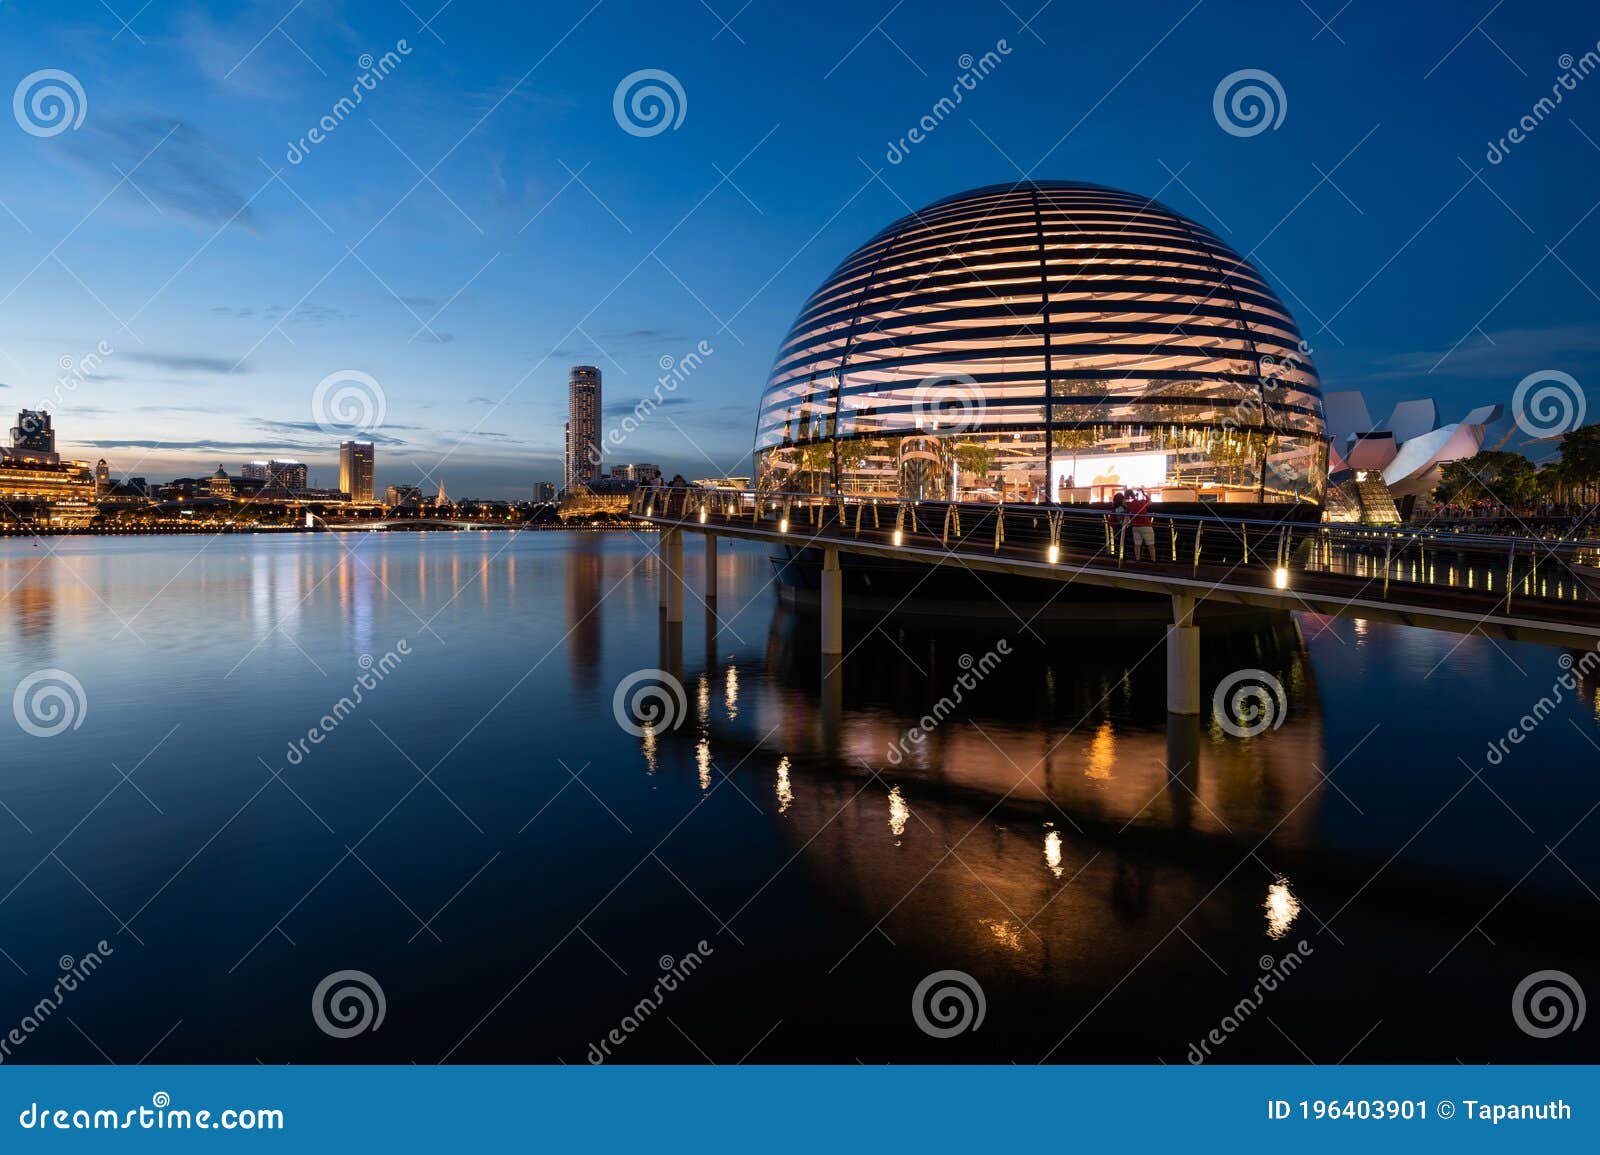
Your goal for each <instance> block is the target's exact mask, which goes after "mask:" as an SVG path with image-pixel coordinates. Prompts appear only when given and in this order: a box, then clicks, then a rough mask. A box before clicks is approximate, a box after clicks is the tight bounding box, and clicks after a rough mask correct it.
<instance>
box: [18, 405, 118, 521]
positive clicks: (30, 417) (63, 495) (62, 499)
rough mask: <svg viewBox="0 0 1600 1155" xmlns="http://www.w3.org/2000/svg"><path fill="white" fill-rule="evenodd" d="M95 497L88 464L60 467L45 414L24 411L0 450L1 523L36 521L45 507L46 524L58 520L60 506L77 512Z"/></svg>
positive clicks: (60, 513) (70, 463)
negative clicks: (3, 504) (71, 506)
mask: <svg viewBox="0 0 1600 1155" xmlns="http://www.w3.org/2000/svg"><path fill="white" fill-rule="evenodd" d="M94 496H95V478H94V471H93V470H92V469H90V468H89V463H88V462H87V461H62V460H61V456H60V454H58V453H57V452H56V434H55V429H54V427H53V426H52V425H51V422H50V414H48V413H45V412H43V411H42V410H35V409H24V410H22V411H21V412H19V413H18V414H17V423H16V425H14V426H13V427H12V429H11V444H10V445H9V446H4V447H0V501H3V502H6V503H7V507H6V508H4V509H0V517H4V518H6V519H7V520H9V519H11V518H13V517H16V518H19V519H26V518H29V517H37V516H41V514H40V513H39V512H37V511H38V510H39V508H40V507H42V506H43V505H44V504H46V503H49V504H51V506H52V511H51V512H50V513H49V515H48V516H49V518H50V519H51V520H62V519H63V518H64V517H65V514H64V513H63V512H61V511H62V510H64V509H65V506H63V505H62V504H61V503H73V504H76V505H79V506H81V505H82V504H83V503H86V502H92V501H93V500H94Z"/></svg>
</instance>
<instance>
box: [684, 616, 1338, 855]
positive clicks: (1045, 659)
mask: <svg viewBox="0 0 1600 1155" xmlns="http://www.w3.org/2000/svg"><path fill="white" fill-rule="evenodd" d="M815 626H816V623H815V621H814V619H802V620H799V621H796V620H795V619H794V615H793V614H792V613H790V612H789V611H786V610H782V609H780V610H779V611H778V612H777V613H776V614H775V615H774V619H773V624H772V629H771V631H770V634H769V638H768V653H767V669H766V671H765V680H764V681H763V682H762V684H761V686H760V687H759V690H758V692H756V693H754V694H751V693H748V692H747V693H746V694H745V695H744V700H743V702H742V703H741V710H740V716H739V717H738V718H737V719H735V718H727V717H723V718H717V719H715V720H714V721H715V722H716V724H717V725H718V726H719V727H724V728H726V729H727V730H728V732H729V735H730V737H731V736H733V735H734V734H736V733H737V734H741V735H747V736H748V737H749V739H750V740H752V741H763V742H764V744H765V745H767V746H768V747H769V748H772V749H773V750H774V751H775V752H776V753H779V754H782V755H788V756H789V757H791V758H794V757H797V756H801V755H804V756H806V757H807V758H808V759H810V760H813V761H817V762H819V763H821V764H823V765H828V766H834V767H839V768H843V770H844V771H845V772H849V771H850V768H851V767H855V768H856V769H858V770H859V769H860V768H861V767H870V768H877V769H879V770H880V771H881V772H882V773H883V775H884V777H885V778H886V780H887V781H888V782H889V784H890V785H893V784H895V783H897V782H899V783H909V782H911V781H924V782H928V783H933V784H937V785H939V786H941V787H943V788H945V789H948V790H958V791H963V792H974V791H975V792H978V793H980V794H983V795H986V796H989V797H991V798H1001V797H1003V798H1005V799H1006V801H1007V802H1008V804H1031V805H1036V806H1038V805H1042V806H1043V807H1044V808H1045V810H1046V811H1047V812H1048V813H1050V815H1051V816H1052V817H1056V818H1059V815H1058V814H1056V813H1055V811H1056V810H1057V808H1059V810H1060V811H1063V812H1066V813H1068V814H1071V815H1073V816H1075V817H1077V818H1079V820H1080V821H1087V822H1090V823H1097V824H1108V825H1112V826H1116V827H1120V826H1122V825H1124V824H1130V825H1134V826H1138V827H1143V828H1156V829H1192V830H1195V831H1197V832H1200V833H1205V834H1213V835H1218V836H1232V837H1240V838H1242V837H1244V836H1245V835H1246V834H1248V833H1252V832H1253V833H1254V834H1255V836H1256V837H1257V838H1259V837H1262V836H1264V835H1265V834H1267V833H1268V832H1269V831H1272V832H1273V837H1274V839H1275V840H1277V841H1283V842H1294V843H1297V844H1298V843H1300V842H1301V841H1303V840H1304V838H1305V836H1306V835H1307V834H1308V833H1309V832H1310V831H1311V830H1312V829H1313V828H1314V826H1315V825H1316V823H1317V821H1318V816H1319V813H1320V797H1321V793H1322V790H1323V780H1322V776H1321V775H1320V774H1319V773H1318V772H1317V770H1316V766H1318V765H1322V764H1325V762H1326V758H1325V756H1324V750H1323V734H1322V720H1321V711H1320V704H1319V701H1318V698H1317V693H1316V687H1315V684H1314V680H1313V677H1312V672H1311V665H1310V662H1309V658H1308V655H1307V651H1306V647H1305V643H1304V640H1303V638H1302V637H1301V635H1300V633H1299V630H1298V629H1297V628H1296V626H1295V625H1294V623H1293V621H1292V620H1289V619H1283V620H1280V621H1277V622H1275V623H1270V624H1268V625H1267V626H1265V627H1264V628H1260V629H1252V630H1247V631H1235V632H1226V631H1223V630H1221V629H1214V630H1207V631H1206V633H1205V634H1204V635H1203V637H1202V657H1201V661H1202V669H1203V670H1204V671H1206V681H1205V683H1204V684H1203V686H1202V703H1203V708H1204V709H1205V710H1206V711H1207V713H1206V714H1204V715H1202V716H1201V717H1199V718H1183V717H1178V716H1169V715H1168V714H1167V712H1166V697H1165V679H1166V668H1165V663H1164V661H1163V651H1162V649H1161V647H1160V646H1159V644H1156V645H1154V647H1153V646H1152V640H1151V638H1150V637H1149V636H1148V635H1147V634H1144V633H1134V634H1130V635H1126V636H1121V637H1108V636H1105V635H1098V636H1097V635H1091V634H1075V633H1069V632H1063V631H1062V630H1060V629H1057V630H1055V631H1053V632H1052V633H1051V634H1050V635H1049V636H1048V639H1047V640H1046V641H1045V642H1044V643H1043V644H1037V643H1032V642H1029V641H1025V640H1023V639H1020V638H1017V637H1015V636H1013V637H1011V639H1010V646H1011V651H1012V652H1011V654H1010V656H1008V657H1006V658H1005V659H1004V660H1003V661H1001V662H1000V663H999V664H998V665H995V666H993V667H992V668H991V669H990V671H989V672H988V673H987V675H986V676H985V677H984V678H983V679H982V680H981V681H979V682H978V684H977V686H976V688H975V689H973V690H970V691H965V692H963V694H962V700H961V702H960V704H959V706H957V707H956V708H955V709H954V710H953V711H951V712H949V713H948V716H947V717H945V718H944V720H943V721H942V722H940V723H938V724H936V725H934V726H932V727H927V726H924V725H921V724H920V722H921V720H922V719H923V718H924V717H925V716H926V715H928V714H929V711H930V710H931V709H932V708H933V706H934V704H935V703H937V702H939V701H940V700H941V699H947V700H948V699H950V698H951V697H952V688H953V687H955V686H956V680H957V678H958V677H960V676H961V675H962V674H964V673H968V672H969V666H968V665H964V664H963V662H962V659H963V658H964V657H966V656H968V655H974V654H981V653H984V652H986V651H988V650H990V649H991V648H992V647H993V645H994V641H995V636H994V635H990V636H988V637H984V636H982V633H981V631H977V632H965V633H963V632H957V631H954V630H930V629H921V630H916V629H912V628H909V627H904V626H897V625H894V624H892V623H886V624H885V625H884V627H883V629H885V630H888V631H890V633H891V635H892V636H890V637H877V638H869V639H867V640H865V641H863V642H861V643H860V644H859V645H857V646H856V647H855V649H854V650H853V651H852V653H851V655H850V659H849V661H847V662H846V663H844V665H843V667H842V668H840V669H838V670H835V671H831V672H827V673H823V674H821V675H819V670H823V669H826V667H827V666H831V665H832V663H831V662H829V663H824V662H822V660H821V657H820V655H819V654H818V653H817V652H816V645H815V641H816V639H815ZM997 629H1003V624H997ZM1156 641H1157V643H1158V642H1159V636H1158V637H1157V639H1156ZM875 643H876V644H875ZM1152 648H1153V649H1154V652H1153V654H1152V653H1151V651H1152ZM908 656H909V657H910V658H911V659H912V660H908ZM972 668H975V667H972ZM1240 669H1259V670H1263V671H1265V672H1266V673H1268V674H1270V675H1271V676H1272V677H1274V678H1276V679H1277V680H1278V681H1279V682H1281V683H1282V685H1283V687H1284V692H1285V695H1286V697H1287V699H1288V702H1289V707H1288V711H1287V717H1286V719H1285V720H1284V722H1283V725H1282V726H1281V727H1280V728H1279V729H1277V730H1273V731H1269V732H1268V733H1266V734H1262V735H1258V736H1256V737H1253V738H1239V737H1235V736H1233V735H1232V734H1230V733H1228V732H1227V731H1225V730H1223V729H1222V728H1221V727H1220V726H1218V725H1217V724H1216V723H1215V720H1214V719H1212V718H1211V717H1210V716H1209V712H1210V709H1211V698H1212V692H1213V691H1214V690H1215V688H1216V685H1217V683H1218V682H1219V681H1221V679H1223V678H1224V677H1226V676H1227V675H1228V674H1229V673H1231V672H1233V671H1235V670H1240ZM819 676H820V678H821V687H820V689H819V688H818V679H819ZM913 728H915V729H918V730H920V731H921V732H922V733H923V735H924V736H923V738H922V740H921V741H917V742H906V741H905V740H904V739H905V735H906V733H907V731H908V730H911V729H913ZM769 733H770V735H771V736H770V737H765V736H766V735H768V734H769ZM891 751H893V752H894V753H893V754H891ZM863 772H864V771H863ZM918 793H919V795H920V794H921V793H922V792H921V791H919V792H918Z"/></svg>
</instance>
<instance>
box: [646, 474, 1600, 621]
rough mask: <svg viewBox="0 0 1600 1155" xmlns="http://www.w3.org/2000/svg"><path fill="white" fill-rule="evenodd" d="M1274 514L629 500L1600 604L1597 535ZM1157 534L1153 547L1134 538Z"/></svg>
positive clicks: (833, 532)
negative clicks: (1570, 536)
mask: <svg viewBox="0 0 1600 1155" xmlns="http://www.w3.org/2000/svg"><path fill="white" fill-rule="evenodd" d="M1281 508H1282V511H1283V515H1282V517H1281V518H1278V519H1272V518H1264V517H1260V516H1256V517H1228V516H1225V515H1222V514H1220V513H1219V514H1216V515H1212V514H1195V513H1165V512H1162V510H1161V506H1160V505H1159V504H1156V505H1152V506H1150V508H1149V511H1148V513H1147V514H1146V515H1145V516H1146V517H1147V518H1148V521H1149V523H1150V529H1151V531H1152V532H1151V533H1150V534H1148V535H1136V534H1135V532H1134V525H1133V521H1134V518H1133V517H1132V516H1131V515H1129V514H1125V513H1122V514H1119V513H1117V512H1115V511H1113V510H1111V509H1107V508H1103V507H1099V506H1083V505H1057V506H1046V505H1015V504H1011V505H1008V504H993V503H976V502H947V501H912V500H900V499H895V498H882V497H879V498H872V497H849V496H843V495H834V494H808V493H785V492H771V491H765V492H760V491H754V490H722V489H696V488H681V487H680V488H676V489H673V488H668V487H649V488H641V489H640V490H638V491H637V492H636V493H635V495H634V499H633V505H632V512H633V513H635V514H636V515H638V516H641V517H645V518H648V519H653V520H658V521H659V520H668V521H678V522H683V523H686V524H688V525H690V526H694V525H705V526H707V527H711V526H715V525H719V524H720V525H726V526H729V527H742V528H747V529H751V530H761V531H765V532H768V533H773V532H775V533H776V534H778V535H779V536H789V537H792V538H793V539H794V542H793V544H794V546H795V547H796V548H803V547H805V546H806V545H807V544H815V545H818V546H820V545H825V544H839V545H841V546H844V547H846V548H847V547H848V543H849V541H852V540H853V541H860V542H862V543H871V544H872V545H874V546H875V547H878V548H881V547H883V546H890V547H899V548H904V549H907V550H908V551H910V550H913V549H916V550H919V551H926V550H927V549H928V548H930V547H932V548H936V549H939V550H942V551H946V552H948V553H949V554H951V555H953V556H957V557H962V556H973V555H978V554H987V555H991V556H1000V557H1007V558H1021V559H1029V560H1034V561H1046V562H1049V563H1051V564H1060V565H1070V566H1077V567H1092V568H1107V569H1122V570H1129V571H1134V572H1139V573H1150V574H1166V575H1172V574H1174V573H1180V574H1186V575H1192V576H1195V577H1204V578H1208V579H1211V580H1216V581H1220V580H1224V578H1225V577H1226V580H1230V581H1242V582H1246V583H1258V584H1263V585H1266V586H1275V587H1277V588H1280V589H1283V588H1287V587H1289V585H1290V584H1291V583H1296V584H1299V583H1301V582H1302V581H1303V579H1305V578H1312V579H1317V580H1318V582H1319V584H1323V583H1332V584H1333V585H1334V586H1336V587H1339V588H1344V589H1348V590H1349V591H1351V592H1352V593H1353V594H1354V593H1355V592H1356V591H1358V590H1359V591H1361V593H1360V596H1364V597H1381V598H1385V599H1387V598H1390V597H1391V596H1392V595H1393V596H1398V595H1401V594H1404V595H1406V596H1407V597H1408V600H1415V599H1414V598H1412V597H1411V596H1410V595H1413V594H1419V593H1421V592H1423V591H1424V590H1426V591H1431V592H1432V593H1433V594H1434V595H1436V596H1437V597H1438V598H1440V599H1443V600H1450V601H1462V602H1470V603H1477V604H1484V605H1487V606H1489V607H1491V608H1493V607H1494V603H1495V602H1496V601H1498V602H1499V603H1500V607H1499V608H1500V610H1501V612H1504V613H1510V612H1511V609H1512V607H1513V605H1514V604H1516V603H1518V602H1537V603H1540V604H1541V605H1543V606H1544V607H1546V608H1547V609H1548V610H1552V611H1555V610H1559V608H1560V607H1562V606H1568V607H1574V608H1576V607H1577V606H1578V605H1580V604H1581V605H1583V606H1584V607H1585V608H1586V609H1600V542H1582V541H1568V540H1561V539H1549V538H1541V537H1535V536H1510V535H1492V534H1473V533H1466V532H1461V531H1459V530H1456V529H1453V528H1446V529H1434V528H1430V527H1427V526H1414V527H1413V526H1404V525H1402V526H1363V525H1346V524H1332V523H1324V522H1321V521H1306V520H1301V519H1302V518H1304V517H1305V516H1306V514H1307V513H1308V512H1311V510H1312V508H1313V507H1308V506H1304V505H1284V506H1283V507H1281ZM1139 536H1144V537H1146V539H1147V540H1148V538H1151V537H1153V539H1154V542H1153V544H1154V547H1155V549H1154V553H1155V557H1154V559H1150V558H1149V556H1148V554H1145V556H1143V557H1139V556H1136V554H1139V553H1142V552H1143V551H1141V550H1139V549H1138V548H1137V545H1138V543H1137V538H1138V537H1139Z"/></svg>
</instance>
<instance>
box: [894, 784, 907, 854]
mask: <svg viewBox="0 0 1600 1155" xmlns="http://www.w3.org/2000/svg"><path fill="white" fill-rule="evenodd" d="M910 818H911V807H909V806H907V805H906V799H905V795H903V794H901V793H900V787H898V786H895V787H892V788H891V789H890V790H889V833H891V834H893V835H894V836H895V837H896V838H899V837H900V836H901V835H902V834H904V833H905V832H906V823H907V822H908V821H909V820H910ZM895 845H896V846H899V845H900V844H899V843H898V842H896V843H895Z"/></svg>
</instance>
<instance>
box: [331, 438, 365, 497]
mask: <svg viewBox="0 0 1600 1155" xmlns="http://www.w3.org/2000/svg"><path fill="white" fill-rule="evenodd" d="M372 475H373V443H372V442H370V441H346V442H344V444H342V445H340V446H339V488H340V489H341V490H342V491H344V492H345V493H347V494H349V495H350V500H351V501H353V502H356V503H357V504H359V505H371V504H372V494H373V486H372Z"/></svg>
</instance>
